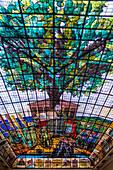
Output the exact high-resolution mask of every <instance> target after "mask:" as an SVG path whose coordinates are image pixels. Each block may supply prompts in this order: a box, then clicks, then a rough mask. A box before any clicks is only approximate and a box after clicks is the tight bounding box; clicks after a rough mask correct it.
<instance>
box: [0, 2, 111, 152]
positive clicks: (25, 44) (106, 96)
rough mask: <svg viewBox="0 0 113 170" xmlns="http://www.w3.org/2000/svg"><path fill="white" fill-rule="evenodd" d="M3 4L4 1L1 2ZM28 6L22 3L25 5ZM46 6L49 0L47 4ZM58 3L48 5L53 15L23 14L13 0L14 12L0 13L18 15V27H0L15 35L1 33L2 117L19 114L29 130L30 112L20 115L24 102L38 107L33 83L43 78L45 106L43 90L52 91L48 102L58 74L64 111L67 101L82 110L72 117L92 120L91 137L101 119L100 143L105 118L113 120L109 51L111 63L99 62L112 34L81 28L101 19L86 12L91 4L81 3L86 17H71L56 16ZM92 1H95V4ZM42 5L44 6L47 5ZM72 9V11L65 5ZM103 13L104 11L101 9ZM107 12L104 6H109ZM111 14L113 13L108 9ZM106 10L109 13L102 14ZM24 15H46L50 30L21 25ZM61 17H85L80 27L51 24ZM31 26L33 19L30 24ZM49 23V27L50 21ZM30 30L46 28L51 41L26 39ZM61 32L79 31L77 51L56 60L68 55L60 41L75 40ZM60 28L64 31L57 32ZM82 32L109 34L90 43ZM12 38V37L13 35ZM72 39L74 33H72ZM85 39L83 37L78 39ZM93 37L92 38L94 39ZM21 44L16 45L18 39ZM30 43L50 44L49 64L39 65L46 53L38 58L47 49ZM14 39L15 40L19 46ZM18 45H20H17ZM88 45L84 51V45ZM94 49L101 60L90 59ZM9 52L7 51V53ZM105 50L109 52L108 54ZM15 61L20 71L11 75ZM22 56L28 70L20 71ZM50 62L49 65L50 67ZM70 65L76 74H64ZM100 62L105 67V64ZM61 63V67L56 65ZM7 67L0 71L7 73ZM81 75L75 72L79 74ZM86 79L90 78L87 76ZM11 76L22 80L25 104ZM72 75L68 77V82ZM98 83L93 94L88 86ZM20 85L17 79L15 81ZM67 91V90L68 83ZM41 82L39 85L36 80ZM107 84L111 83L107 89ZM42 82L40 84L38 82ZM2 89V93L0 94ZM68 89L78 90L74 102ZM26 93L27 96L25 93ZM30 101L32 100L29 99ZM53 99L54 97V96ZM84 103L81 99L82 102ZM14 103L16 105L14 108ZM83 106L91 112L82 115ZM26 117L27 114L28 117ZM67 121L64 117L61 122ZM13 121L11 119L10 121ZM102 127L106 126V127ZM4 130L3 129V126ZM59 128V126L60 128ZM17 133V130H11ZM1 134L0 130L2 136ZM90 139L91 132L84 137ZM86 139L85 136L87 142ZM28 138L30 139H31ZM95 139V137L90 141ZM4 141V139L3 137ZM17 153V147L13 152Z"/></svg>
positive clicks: (6, 25)
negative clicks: (88, 21) (92, 98)
mask: <svg viewBox="0 0 113 170" xmlns="http://www.w3.org/2000/svg"><path fill="white" fill-rule="evenodd" d="M1 2H2V3H1V4H3V1H1ZM26 2H27V1H26ZM48 2H49V1H48ZM56 2H57V1H55V0H53V1H52V4H53V7H52V12H48V13H44V12H42V13H40V12H38V13H37V12H33V13H31V12H24V11H23V7H22V3H21V1H19V0H18V1H17V4H18V9H19V14H17V13H15V12H13V13H12V14H11V13H9V12H7V11H5V13H0V15H1V16H4V15H6V16H8V15H10V14H11V15H17V17H18V16H19V17H20V18H21V25H18V26H17V25H15V26H14V25H11V24H9V23H7V22H5V24H4V25H3V24H1V25H0V28H1V29H2V28H6V29H7V28H9V32H10V29H11V30H12V33H13V32H14V34H12V36H8V35H7V34H5V35H4V36H3V35H1V44H2V51H4V55H5V57H4V56H3V60H2V68H1V76H0V79H1V82H3V84H4V85H1V90H0V95H1V96H2V97H1V98H0V100H1V102H0V106H1V107H2V108H3V107H4V108H5V112H6V113H7V115H9V116H10V115H15V116H16V118H19V117H18V112H19V113H20V114H21V115H22V117H24V118H25V122H26V127H28V122H27V118H26V117H27V116H29V112H27V111H24V104H26V105H27V104H29V106H30V107H31V103H33V102H35V101H36V103H37V106H38V107H39V100H37V99H38V98H40V96H39V95H40V92H38V91H37V85H36V83H37V82H38V79H42V83H43V84H44V85H43V89H44V99H45V105H46V102H47V101H46V99H47V98H48V97H47V93H46V91H47V92H49V91H51V87H52V93H53V96H51V99H50V101H51V100H53V99H54V98H55V96H56V90H58V89H57V88H56V79H57V76H58V75H59V74H60V76H61V78H62V81H61V83H62V86H61V91H62V92H64V91H65V89H66V88H67V90H68V92H70V96H69V95H68V94H66V95H67V97H68V96H69V97H68V100H69V102H70V104H69V108H70V105H71V102H75V103H76V104H78V105H79V106H80V107H81V106H84V107H83V109H82V111H79V108H78V110H77V113H76V115H77V116H78V117H79V115H80V117H79V121H83V120H84V118H85V117H86V116H87V115H88V119H87V124H88V123H90V122H91V119H92V118H94V117H96V118H95V121H94V123H93V126H92V129H91V130H90V133H92V132H93V130H94V128H95V125H99V124H98V119H99V118H100V117H101V118H103V121H102V123H101V125H100V126H99V128H98V131H97V133H99V132H100V130H101V128H102V127H104V128H106V130H104V132H103V135H102V136H101V137H100V140H101V139H102V137H103V136H104V135H105V134H106V131H107V129H109V128H110V127H111V123H108V125H105V123H106V121H107V120H108V119H109V122H110V121H111V122H112V120H113V117H112V116H111V117H109V114H110V113H111V112H112V102H111V104H110V99H111V98H112V97H113V75H112V74H111V76H109V72H110V71H111V70H112V65H113V62H112V55H113V54H112V50H111V59H109V60H107V59H106V60H104V61H103V56H104V55H105V52H106V44H107V43H108V42H110V43H111V44H112V39H113V36H112V25H111V26H109V27H110V28H109V27H108V28H105V29H104V28H91V27H90V28H86V27H85V24H86V21H87V19H88V18H90V17H91V16H92V17H93V16H94V17H95V18H99V17H100V14H99V15H97V14H96V15H93V14H91V15H89V8H90V5H91V1H90V0H89V1H85V2H88V3H87V10H86V12H85V14H84V15H83V14H81V13H80V14H73V13H71V12H70V13H61V14H59V13H57V12H56V6H55V3H56ZM94 2H95V1H94ZM46 3H47V2H46ZM46 3H45V4H46ZM70 8H71V7H70ZM106 9H107V7H106ZM108 9H109V8H108ZM112 10H113V9H112ZM106 11H107V12H108V10H106ZM107 12H105V10H104V14H103V13H102V14H101V17H103V18H104V17H105V19H106V20H107V19H109V18H110V17H113V15H112V13H111V14H109V13H108V14H107ZM29 15H31V16H32V15H33V16H38V17H39V15H43V17H46V16H48V17H49V16H50V17H52V18H53V20H52V21H51V22H52V26H50V25H49V26H48V25H47V26H43V25H42V26H38V24H37V25H36V26H32V25H30V26H26V21H25V17H26V16H29ZM61 15H62V16H63V17H64V18H66V17H69V16H71V17H75V16H76V17H81V16H83V17H84V19H83V24H82V27H78V26H66V27H64V26H58V25H56V19H57V18H58V17H61ZM35 22H36V21H35ZM49 24H50V23H49ZM31 28H33V29H32V30H35V29H36V30H37V33H38V31H39V28H40V29H42V28H46V29H47V30H49V29H50V30H51V31H50V33H51V35H52V38H50V37H46V38H44V37H43V36H42V35H41V36H39V35H37V34H36V37H33V36H32V35H30V33H28V29H29V31H30V29H31ZM19 29H23V32H24V33H23V34H24V36H23V34H22V35H20V34H19V31H17V30H19ZM66 29H68V31H71V30H74V29H77V30H78V39H76V41H78V47H77V48H76V51H74V50H75V48H74V47H72V48H71V50H72V51H73V54H72V55H71V57H70V58H68V57H67V56H61V55H62V54H63V52H64V55H65V54H66V53H67V51H71V50H70V49H69V48H68V47H67V49H66V48H64V47H63V43H65V42H69V41H75V37H74V33H72V35H73V36H72V37H71V38H69V37H66V36H65V34H64V32H65V31H66ZM61 30H62V31H63V32H61ZM86 30H89V31H90V32H91V31H92V30H93V31H97V30H98V31H99V30H102V31H104V30H105V31H106V30H107V32H108V34H107V35H106V37H105V38H103V36H102V37H98V39H94V38H95V37H94V38H93V35H92V37H89V39H86V38H85V37H84V36H83V34H85V31H86ZM57 33H59V34H60V35H61V38H57V35H56V34H57ZM15 35H16V36H15ZM75 36H76V35H75ZM83 37H84V38H83ZM96 38H97V37H96ZM20 40H21V41H20ZM35 40H37V42H38V43H40V44H42V43H45V44H46V45H47V40H48V41H50V42H52V43H50V44H49V43H48V49H49V51H51V60H50V61H49V63H48V65H47V64H45V63H47V62H46V61H44V58H45V59H46V60H47V59H48V55H45V56H44V57H43V56H41V55H42V53H44V50H46V49H47V47H46V45H45V47H44V46H43V47H41V46H40V45H39V46H38V47H36V45H35ZM18 41H19V42H18ZM83 41H85V42H86V41H87V42H88V43H87V46H86V47H84V48H81V46H82V43H83ZM92 41H93V45H89V42H92ZM31 42H33V44H34V46H31V44H30V43H31ZM19 43H20V44H19ZM88 46H89V47H88ZM99 47H101V49H100V51H99ZM95 49H96V50H97V51H99V52H98V53H101V55H100V58H97V60H96V59H95V58H94V60H93V58H91V55H92V51H95ZM11 50H12V51H11ZM37 50H39V54H40V56H41V57H37V56H36V55H34V56H33V55H32V54H33V51H34V52H35V51H37ZM14 52H15V54H16V55H17V56H16V57H15V56H14ZM107 52H108V51H107ZM57 54H58V55H59V56H60V57H59V63H58V65H57V64H56V60H57V62H58V59H57V57H56V56H57ZM86 54H87V57H86V58H84V56H85V55H86ZM75 55H76V59H75ZM9 56H10V57H11V58H13V59H14V61H16V62H18V63H19V66H20V70H21V71H20V73H19V72H18V73H16V74H15V73H14V72H13V66H14V65H15V69H17V68H16V67H17V66H16V63H14V65H12V63H11V62H10V59H11V58H10V57H9ZM25 58H27V59H28V60H29V62H27V61H26V63H27V64H26V65H27V69H26V70H24V69H23V64H24V63H23V62H22V60H23V61H24V59H25ZM63 60H65V61H67V62H65V63H63V64H60V62H61V61H63ZM5 61H6V63H7V64H6V65H7V68H8V70H10V73H9V72H7V74H6V73H5V72H4V71H3V68H5V67H6V65H5V66H3V64H4V62H5ZM78 61H81V62H83V61H84V62H85V65H83V67H81V68H79V67H78ZM92 61H93V62H94V63H95V62H97V64H92V67H90V63H91V62H92ZM52 62H53V64H51V63H52ZM34 63H35V66H37V65H38V64H39V65H40V67H39V70H40V72H41V74H42V75H43V76H42V77H43V78H41V76H40V74H39V73H38V72H36V69H35V67H34ZM72 63H73V64H74V65H73V67H74V68H77V69H78V72H77V69H74V72H73V74H71V73H70V72H69V71H68V72H67V71H66V68H68V67H69V66H72ZM104 63H105V64H104ZM102 64H103V67H104V69H105V74H101V76H100V73H101V71H103V70H104V69H103V68H102ZM60 65H61V66H60ZM57 66H59V68H57ZM48 67H51V69H49V68H48ZM7 68H6V70H5V71H7ZM29 68H30V69H31V72H30V73H28V70H29ZM81 69H84V71H83V72H82V73H80V71H81ZM71 71H72V69H71ZM48 73H49V74H51V75H53V79H52V78H51V83H52V85H51V87H50V85H49V86H47V83H46V81H47V79H48V77H49V76H48ZM79 73H80V74H79ZM30 74H32V77H33V81H32V83H33V84H34V86H33V88H32V90H34V91H33V92H30V91H29V90H30V86H29V87H28V85H29V84H27V83H26V77H25V76H28V77H29V76H30ZM89 75H90V76H89ZM6 76H7V78H8V77H9V78H10V77H11V79H12V82H13V86H14V87H15V89H14V90H12V89H11V88H10V87H8V85H7V83H6ZM16 76H21V77H22V79H23V80H22V81H23V82H24V85H23V88H24V92H23V94H24V95H25V96H26V99H25V100H24V96H22V95H21V92H20V89H21V85H20V86H19V85H18V82H17V79H16ZM76 76H78V77H79V78H80V81H81V82H82V83H81V84H80V86H79V88H78V89H76V90H75V89H74V87H75V86H76V82H75V81H74V79H75V77H76ZM66 77H68V78H69V80H67V82H66ZM70 77H71V78H70ZM90 78H93V81H92V82H91V84H90V89H89V91H87V90H86V92H87V93H88V95H87V96H86V97H85V96H84V95H82V93H83V92H85V90H84V89H85V88H84V87H85V82H86V81H88V80H90ZM36 79H37V82H36ZM98 80H102V85H101V86H100V87H99V88H98V89H97V91H94V92H93V91H92V89H93V88H94V87H93V84H94V83H95V81H98ZM106 81H108V83H106ZM20 82H21V80H20ZM71 82H72V84H71V87H70V86H69V85H70V84H69V83H71ZM39 83H40V82H39ZM110 83H111V85H110ZM40 84H41V83H40ZM106 84H107V85H108V86H109V85H110V86H109V87H107V88H108V90H109V91H106V92H104V90H105V85H106ZM2 88H3V90H2ZM73 91H75V92H76V91H77V92H78V93H79V96H78V97H77V98H76V97H75V98H73ZM11 92H14V93H16V97H17V98H16V99H14V98H12V97H14V96H13V95H11ZM5 93H6V94H7V95H6V96H7V97H8V98H9V100H7V101H6V99H7V97H6V96H3V94H5ZM30 93H31V95H30ZM61 94H62V103H63V100H64V99H65V97H64V95H63V93H61ZM91 95H93V96H94V97H95V96H96V97H95V98H96V100H95V101H94V103H92V101H91V99H90V98H91ZM102 96H103V100H102V103H101V101H100V103H99V99H100V98H101V97H102ZM30 97H31V98H30ZM57 99H58V98H57ZM57 99H56V98H55V99H54V100H53V105H54V106H55V104H57V103H58V102H57V101H56V100H57ZM83 99H84V100H85V99H86V100H85V102H84V101H82V100H83ZM17 104H19V105H20V106H19V105H18V106H16V105H17ZM8 106H9V107H10V106H12V110H13V111H12V112H10V111H9V107H8ZM62 107H63V104H61V108H62ZM88 107H91V109H92V110H91V111H90V113H87V108H88ZM96 107H97V108H100V110H99V111H98V109H97V112H98V113H97V114H96V113H95V108H96ZM18 108H21V111H19V109H18ZM106 108H107V109H108V112H107V111H106ZM103 109H105V111H104V112H107V113H106V114H105V115H104V114H103V115H102V111H103ZM30 110H32V108H30ZM30 114H31V113H30ZM46 116H47V112H46ZM2 117H3V118H4V119H5V114H3V115H2ZM30 119H31V120H30V121H32V122H34V121H35V119H34V118H33V117H31V116H30ZM66 120H67V119H66ZM10 123H12V124H13V122H12V120H11V122H10ZM18 123H19V127H21V126H22V124H21V122H18ZM106 126H107V127H106ZM6 127H7V125H6ZM62 128H63V127H62ZM78 129H81V127H80V124H79V126H78ZM7 130H8V131H9V134H10V129H7ZM85 130H88V129H87V126H86V127H85V128H84V131H85ZM15 131H16V129H15ZM2 133H3V134H4V132H2ZM89 135H90V134H89ZM89 137H90V136H88V135H87V140H88V138H89ZM31 138H32V137H31ZM95 138H96V137H94V139H95ZM6 139H7V138H6ZM100 140H99V141H98V143H96V145H98V144H99V142H100ZM88 146H89V147H90V146H91V143H90V144H89V145H88ZM18 149H19V148H18Z"/></svg>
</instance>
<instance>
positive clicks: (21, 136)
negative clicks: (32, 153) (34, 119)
mask: <svg viewBox="0 0 113 170" xmlns="http://www.w3.org/2000/svg"><path fill="white" fill-rule="evenodd" d="M9 141H10V143H12V144H14V145H15V144H20V143H21V144H23V145H26V146H29V147H32V146H33V145H34V144H35V143H36V141H37V135H36V131H35V129H34V127H30V128H26V127H24V128H23V129H17V130H15V131H13V130H12V131H10V133H9Z"/></svg>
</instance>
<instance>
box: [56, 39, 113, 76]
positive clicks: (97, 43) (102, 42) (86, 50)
mask: <svg viewBox="0 0 113 170" xmlns="http://www.w3.org/2000/svg"><path fill="white" fill-rule="evenodd" d="M112 38H113V37H112ZM112 38H109V39H108V38H104V40H103V39H100V40H99V41H94V43H93V44H92V45H90V46H88V47H86V48H84V49H83V53H82V54H81V55H80V56H78V57H77V59H76V60H80V59H81V58H82V57H84V56H85V55H87V54H89V53H90V52H91V51H94V50H95V49H97V48H99V49H98V52H100V51H102V49H104V45H105V43H106V41H107V40H110V39H112ZM100 47H101V48H100ZM78 52H79V50H77V51H75V52H74V53H73V55H72V56H71V57H70V61H69V62H68V63H66V64H64V65H63V66H62V67H61V68H60V69H59V70H58V71H57V72H60V71H61V70H63V69H65V68H66V67H68V66H69V65H70V64H72V63H75V62H76V60H75V57H76V56H77V55H78ZM74 60H75V61H74ZM57 72H56V73H57Z"/></svg>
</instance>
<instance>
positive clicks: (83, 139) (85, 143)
mask: <svg viewBox="0 0 113 170" xmlns="http://www.w3.org/2000/svg"><path fill="white" fill-rule="evenodd" d="M98 138H99V136H98V135H97V133H96V132H95V131H92V132H91V131H90V130H82V129H80V130H79V134H78V135H77V138H76V142H75V146H76V147H81V148H84V149H90V148H91V149H93V148H94V147H95V145H96V142H97V140H98ZM89 146H90V147H89Z"/></svg>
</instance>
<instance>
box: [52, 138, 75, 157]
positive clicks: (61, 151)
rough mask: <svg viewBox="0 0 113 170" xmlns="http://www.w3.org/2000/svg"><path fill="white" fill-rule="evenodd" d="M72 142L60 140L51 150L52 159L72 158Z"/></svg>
mask: <svg viewBox="0 0 113 170" xmlns="http://www.w3.org/2000/svg"><path fill="white" fill-rule="evenodd" d="M73 153H74V152H73V141H72V140H68V139H62V138H61V139H60V141H59V143H58V145H57V146H56V148H53V152H52V154H51V156H52V157H59V158H61V157H63V158H65V157H72V155H73Z"/></svg>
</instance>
